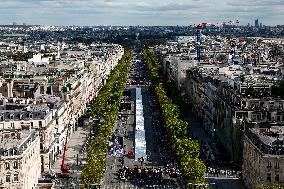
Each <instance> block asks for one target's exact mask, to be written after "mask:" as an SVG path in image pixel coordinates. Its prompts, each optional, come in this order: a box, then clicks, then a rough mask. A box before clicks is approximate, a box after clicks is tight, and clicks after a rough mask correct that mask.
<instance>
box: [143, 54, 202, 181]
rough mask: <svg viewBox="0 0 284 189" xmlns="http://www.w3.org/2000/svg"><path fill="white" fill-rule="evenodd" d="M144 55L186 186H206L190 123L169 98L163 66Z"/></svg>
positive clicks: (150, 55)
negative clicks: (161, 69)
mask: <svg viewBox="0 0 284 189" xmlns="http://www.w3.org/2000/svg"><path fill="white" fill-rule="evenodd" d="M143 54H144V60H145V62H146V65H147V69H148V74H149V76H150V78H151V80H152V83H153V89H154V91H155V94H156V96H157V98H158V101H159V105H160V108H161V112H162V117H163V124H164V127H165V130H166V133H167V137H168V138H169V141H170V144H171V149H172V152H173V153H174V154H175V155H176V156H177V159H178V162H179V168H180V170H181V173H182V176H183V179H184V182H185V184H186V185H188V184H190V183H192V184H204V183H206V180H205V172H206V166H205V164H204V162H203V161H202V160H201V159H200V158H199V157H200V146H199V143H198V141H196V140H192V139H189V138H188V130H189V125H188V122H185V121H183V120H181V119H180V110H179V107H178V106H177V105H176V104H174V103H173V101H172V99H170V98H169V97H168V95H167V93H166V90H165V89H164V87H163V85H162V83H161V81H162V79H161V78H162V77H161V76H160V75H159V68H160V66H161V65H160V63H159V60H158V58H157V57H156V56H155V55H154V54H153V53H152V52H150V51H149V50H147V49H143Z"/></svg>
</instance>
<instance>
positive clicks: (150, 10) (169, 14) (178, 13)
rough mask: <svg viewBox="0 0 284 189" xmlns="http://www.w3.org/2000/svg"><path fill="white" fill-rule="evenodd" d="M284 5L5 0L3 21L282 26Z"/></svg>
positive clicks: (273, 1) (275, 0)
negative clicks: (260, 24) (232, 23)
mask: <svg viewBox="0 0 284 189" xmlns="http://www.w3.org/2000/svg"><path fill="white" fill-rule="evenodd" d="M283 8H284V2H281V1H279V0H269V1H268V0H261V1H257V2H256V1H252V0H247V1H245V0H240V1H229V0H221V1H219V2H218V4H216V2H214V1H212V0H189V1H186V0H179V1H173V0H167V1H162V0H158V1H155V3H153V2H152V1H150V0H144V1H128V0H121V1H118V0H101V1H99V0H95V1H91V0H81V1H79V0H73V1H70V0H9V1H3V0H2V2H1V8H0V9H1V11H0V12H1V13H0V24H11V23H12V22H17V23H27V24H39V25H161V26H162V25H190V24H194V23H200V22H213V23H216V22H224V21H229V20H236V19H238V20H240V25H247V23H250V24H253V23H254V20H255V19H259V21H260V22H261V23H263V24H264V25H282V24H283V23H282V20H283V18H284V13H283V11H282V10H283ZM271 13H273V14H271Z"/></svg>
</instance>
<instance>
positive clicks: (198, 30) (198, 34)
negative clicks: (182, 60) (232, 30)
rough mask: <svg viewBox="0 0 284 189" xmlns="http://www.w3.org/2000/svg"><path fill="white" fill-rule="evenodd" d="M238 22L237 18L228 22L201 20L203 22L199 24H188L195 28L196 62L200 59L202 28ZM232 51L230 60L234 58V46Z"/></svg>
mask: <svg viewBox="0 0 284 189" xmlns="http://www.w3.org/2000/svg"><path fill="white" fill-rule="evenodd" d="M227 23H228V24H230V25H232V24H237V25H238V24H239V23H240V21H239V20H235V21H228V22H217V23H207V22H203V23H199V24H193V25H189V27H191V28H192V27H193V28H195V29H196V59H197V62H198V63H200V59H201V31H202V29H204V28H205V27H207V26H217V27H218V26H219V27H221V26H224V25H226V24H227ZM233 49H234V52H233V57H232V61H233V59H234V58H235V55H236V52H235V48H233Z"/></svg>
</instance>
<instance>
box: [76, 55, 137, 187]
mask: <svg viewBox="0 0 284 189" xmlns="http://www.w3.org/2000/svg"><path fill="white" fill-rule="evenodd" d="M131 60H132V52H130V51H125V54H124V56H123V57H122V58H121V59H120V60H119V62H118V65H117V66H116V67H115V68H114V69H113V71H112V72H111V74H110V76H109V78H108V80H107V83H106V84H105V85H104V86H103V88H102V89H101V90H100V92H99V95H98V96H97V98H96V99H95V101H94V102H93V103H92V104H91V111H92V115H93V116H94V117H96V118H98V120H99V122H100V123H101V124H96V125H93V127H96V128H95V129H93V128H92V129H93V130H96V136H95V137H94V138H93V139H92V141H91V147H90V148H89V150H88V155H87V161H86V165H85V166H84V168H83V171H82V174H81V181H82V183H83V184H84V185H85V186H86V188H90V185H91V184H95V183H96V184H99V183H100V182H101V180H102V178H103V176H104V173H105V158H106V154H107V151H108V145H107V142H108V139H109V138H110V137H111V136H112V133H113V127H114V125H115V123H116V120H117V114H118V110H119V105H120V102H121V98H122V95H123V91H124V88H125V83H126V79H127V74H128V72H129V68H130V62H131Z"/></svg>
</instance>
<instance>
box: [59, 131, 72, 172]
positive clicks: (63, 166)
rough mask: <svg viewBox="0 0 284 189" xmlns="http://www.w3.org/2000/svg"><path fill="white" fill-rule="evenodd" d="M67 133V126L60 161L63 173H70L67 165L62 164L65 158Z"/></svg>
mask: <svg viewBox="0 0 284 189" xmlns="http://www.w3.org/2000/svg"><path fill="white" fill-rule="evenodd" d="M68 134H69V128H68V129H67V134H66V138H65V143H64V147H63V156H62V161H61V172H62V173H63V174H69V173H70V171H69V167H68V165H66V164H64V161H65V158H66V151H67V139H68Z"/></svg>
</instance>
